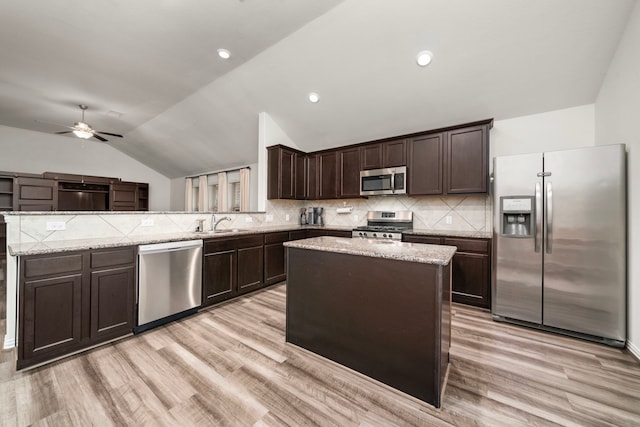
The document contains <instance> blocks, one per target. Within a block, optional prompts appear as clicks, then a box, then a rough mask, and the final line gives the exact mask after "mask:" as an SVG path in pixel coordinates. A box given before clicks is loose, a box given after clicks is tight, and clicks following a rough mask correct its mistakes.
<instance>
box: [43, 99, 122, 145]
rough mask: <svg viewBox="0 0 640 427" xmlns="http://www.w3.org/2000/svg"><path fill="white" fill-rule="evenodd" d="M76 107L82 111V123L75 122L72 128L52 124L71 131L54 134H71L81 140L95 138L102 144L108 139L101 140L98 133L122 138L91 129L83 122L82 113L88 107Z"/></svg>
mask: <svg viewBox="0 0 640 427" xmlns="http://www.w3.org/2000/svg"><path fill="white" fill-rule="evenodd" d="M78 107H80V110H82V121H80V122H75V123H74V124H73V126H65V125H60V124H56V123H52V124H55V125H56V126H63V127H66V128H68V129H71V130H68V131H64V132H56V134H58V135H62V134H65V133H73V134H74V135H75V136H77V137H78V138H82V139H89V138H95V139H97V140H99V141H102V142H107V141H108V139H106V138H103V137H102V136H100V135H98V134H99V133H100V134H103V135H110V136H115V137H117V138H122V135H120V134H117V133H111V132H102V131H99V130H95V129H93V128H92V127H91V125H89V124H88V123H85V121H84V112H85V110H87V109H88V108H89V107H87V106H86V105H84V104H79V105H78Z"/></svg>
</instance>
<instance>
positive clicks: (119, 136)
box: [96, 130, 123, 138]
mask: <svg viewBox="0 0 640 427" xmlns="http://www.w3.org/2000/svg"><path fill="white" fill-rule="evenodd" d="M96 132H97V133H101V134H103V135H109V136H117V137H118V138H123V136H122V135H120V134H117V133H111V132H101V131H99V130H97V131H96Z"/></svg>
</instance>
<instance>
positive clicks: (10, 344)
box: [2, 335, 16, 350]
mask: <svg viewBox="0 0 640 427" xmlns="http://www.w3.org/2000/svg"><path fill="white" fill-rule="evenodd" d="M15 346H16V339H15V338H11V339H9V337H8V336H7V335H5V336H4V345H3V347H2V348H3V349H4V350H10V349H12V348H14V347H15Z"/></svg>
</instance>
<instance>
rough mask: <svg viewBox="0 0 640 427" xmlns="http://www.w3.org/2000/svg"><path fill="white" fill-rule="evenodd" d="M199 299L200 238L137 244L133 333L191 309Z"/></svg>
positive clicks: (180, 315)
mask: <svg viewBox="0 0 640 427" xmlns="http://www.w3.org/2000/svg"><path fill="white" fill-rule="evenodd" d="M201 302H202V240H187V241H183V242H169V243H157V244H152V245H141V246H139V248H138V320H137V324H136V325H137V326H136V327H135V328H134V330H133V331H134V332H135V333H138V332H142V331H145V330H147V329H150V328H153V327H156V326H158V325H161V324H163V323H167V322H170V321H172V320H175V319H178V318H180V317H184V316H187V315H189V314H191V313H195V312H196V311H197V310H198V308H199V307H200V305H201Z"/></svg>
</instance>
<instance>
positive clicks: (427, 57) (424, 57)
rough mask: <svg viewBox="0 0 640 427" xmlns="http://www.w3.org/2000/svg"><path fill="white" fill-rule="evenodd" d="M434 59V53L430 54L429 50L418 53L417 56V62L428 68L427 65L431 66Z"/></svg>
mask: <svg viewBox="0 0 640 427" xmlns="http://www.w3.org/2000/svg"><path fill="white" fill-rule="evenodd" d="M432 59H433V53H431V52H429V51H428V50H423V51H422V52H418V54H417V55H416V62H417V63H418V65H419V66H421V67H426V66H427V65H429V64H430V63H431V60H432Z"/></svg>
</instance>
